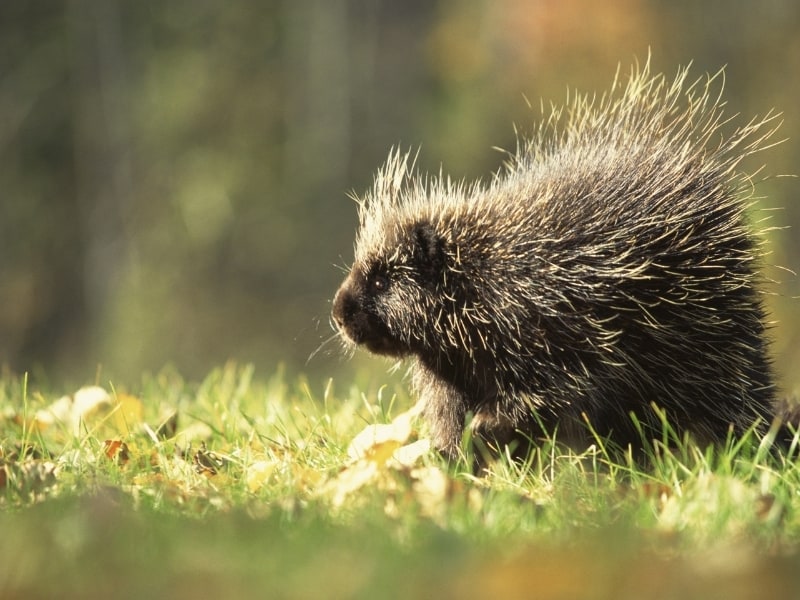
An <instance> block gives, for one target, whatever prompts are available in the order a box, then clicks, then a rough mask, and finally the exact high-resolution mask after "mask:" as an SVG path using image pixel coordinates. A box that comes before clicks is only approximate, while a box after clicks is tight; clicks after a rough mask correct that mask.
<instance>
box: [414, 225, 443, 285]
mask: <svg viewBox="0 0 800 600" xmlns="http://www.w3.org/2000/svg"><path fill="white" fill-rule="evenodd" d="M444 250H445V244H444V240H443V239H442V237H441V236H440V235H439V234H438V233H437V232H436V230H435V229H434V228H433V227H432V226H431V225H430V223H417V224H416V225H415V226H414V261H415V262H416V265H417V268H418V269H419V271H420V273H422V274H423V275H425V277H426V278H429V280H430V281H438V279H439V275H440V274H441V272H442V271H443V270H444V267H445V252H444Z"/></svg>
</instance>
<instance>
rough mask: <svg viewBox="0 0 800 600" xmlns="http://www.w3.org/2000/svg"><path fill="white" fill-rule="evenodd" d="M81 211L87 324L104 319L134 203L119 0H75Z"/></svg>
mask: <svg viewBox="0 0 800 600" xmlns="http://www.w3.org/2000/svg"><path fill="white" fill-rule="evenodd" d="M69 17H70V18H69V19H68V22H69V23H70V24H71V27H72V38H73V42H74V55H73V65H72V66H73V82H74V90H73V94H74V104H73V110H74V120H75V128H74V144H75V171H76V179H77V190H76V195H77V206H78V210H79V212H80V220H81V225H82V229H81V232H80V233H81V237H82V242H83V246H84V264H83V273H82V278H83V285H84V290H85V299H86V300H85V301H86V304H87V309H88V315H89V320H90V322H89V323H88V324H87V325H88V327H89V328H90V329H91V328H96V327H98V326H99V325H100V323H101V322H102V318H103V313H104V307H105V306H107V304H108V300H109V297H110V295H111V294H112V293H113V291H114V286H115V283H116V281H117V278H118V275H119V274H121V273H122V272H123V269H124V264H125V262H126V256H127V252H128V235H127V227H126V225H127V223H128V222H129V217H130V212H131V205H132V203H133V200H134V182H133V176H132V162H133V161H132V154H133V148H132V144H131V135H130V115H131V109H130V103H129V97H130V95H129V92H130V90H129V82H128V64H127V56H126V50H125V44H124V40H123V38H122V31H123V28H122V26H121V19H122V15H121V14H120V4H119V2H118V0H72V1H71V2H70V5H69Z"/></svg>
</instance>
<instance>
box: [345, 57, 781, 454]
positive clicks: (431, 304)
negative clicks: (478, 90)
mask: <svg viewBox="0 0 800 600" xmlns="http://www.w3.org/2000/svg"><path fill="white" fill-rule="evenodd" d="M685 76H686V72H685V71H682V72H681V73H680V74H679V76H678V78H677V79H676V80H675V82H673V83H668V82H666V81H665V80H664V78H663V77H654V78H651V77H650V76H649V74H648V72H647V68H645V69H644V70H643V71H642V72H638V73H634V74H633V75H632V76H631V79H630V82H629V83H628V85H627V87H625V88H624V89H622V90H620V89H619V86H618V85H617V83H616V82H615V87H614V89H612V92H611V93H610V94H608V95H606V96H604V97H603V98H602V99H601V100H600V101H598V102H596V103H595V102H591V101H589V100H587V99H586V98H582V97H577V98H576V99H575V100H573V103H572V105H571V106H570V107H569V110H568V113H567V115H568V116H566V117H565V116H562V113H561V112H560V111H555V112H554V113H553V115H552V116H551V118H550V120H549V121H547V122H546V123H545V125H544V126H543V127H542V128H540V129H539V130H538V131H537V133H536V135H535V136H534V137H533V138H532V139H531V140H529V141H523V142H521V144H520V148H519V149H518V151H517V154H516V156H514V157H513V158H512V159H511V161H510V164H509V165H508V167H507V168H506V169H505V170H504V171H502V172H500V173H498V174H497V175H496V177H495V178H494V179H493V180H492V182H491V183H490V184H487V185H479V184H476V185H473V186H470V187H465V186H463V185H457V184H453V183H452V182H450V181H449V180H444V179H442V178H432V179H430V178H426V179H423V178H419V177H415V176H413V174H412V170H413V169H412V167H410V166H409V157H408V156H407V155H406V156H401V155H400V154H399V153H393V154H392V155H391V156H390V158H389V161H388V163H387V165H386V166H385V167H384V169H383V170H382V171H381V172H380V173H379V174H378V176H377V177H376V181H375V186H374V189H373V190H372V192H371V193H370V194H368V195H367V197H366V198H364V199H362V200H361V201H360V202H361V211H360V216H361V227H360V230H359V236H358V239H357V242H356V259H355V262H354V264H353V267H352V269H351V271H350V274H349V275H348V276H347V278H346V279H345V281H344V283H343V284H342V286H341V287H340V289H339V291H338V292H337V294H336V297H335V299H334V302H333V319H334V321H335V323H336V326H337V327H338V329H339V331H340V332H341V333H342V335H343V337H344V338H345V339H346V340H348V341H349V342H352V343H354V344H358V345H363V346H365V347H366V348H367V349H368V350H370V351H372V352H374V353H377V354H383V355H387V356H392V357H410V358H412V359H413V361H414V365H413V385H414V388H415V389H416V391H417V392H418V393H419V395H420V396H421V398H422V399H423V400H424V402H425V416H426V418H427V420H428V422H429V423H430V426H431V429H432V434H433V440H434V443H435V445H436V446H437V447H438V448H439V449H440V450H441V451H442V452H444V453H445V454H446V455H448V456H451V457H452V456H455V455H457V453H458V450H459V446H460V441H461V438H462V434H463V430H464V426H465V424H466V421H467V419H468V416H469V415H472V417H473V421H472V426H473V429H474V430H475V432H476V433H477V434H478V435H479V436H480V437H482V438H484V439H485V440H488V441H489V442H491V443H495V442H498V443H501V444H502V443H506V442H509V441H510V440H512V439H514V438H519V437H522V438H526V439H531V440H537V439H539V438H541V437H542V436H543V435H545V434H547V433H550V434H552V433H555V434H556V436H557V439H559V440H561V441H565V442H567V443H569V444H571V445H573V446H582V445H585V444H587V443H589V442H590V441H591V435H590V433H589V430H588V428H587V427H586V426H585V422H586V421H587V420H588V422H589V423H590V424H591V426H592V428H593V429H594V430H595V431H596V432H597V433H598V434H599V435H601V436H603V437H605V438H608V439H610V440H611V441H613V442H614V443H616V444H618V445H620V446H623V447H624V446H627V445H632V446H634V447H638V446H640V445H641V444H642V437H641V435H640V432H639V430H638V429H637V427H636V426H635V424H634V420H633V419H632V417H631V415H635V418H636V420H637V421H638V422H639V423H640V424H641V425H642V426H643V428H644V433H645V436H646V437H656V438H660V437H661V434H662V433H661V429H662V425H661V420H660V418H659V416H658V413H657V411H655V410H654V409H653V406H657V407H659V408H660V409H662V410H663V411H665V412H666V415H667V418H668V420H669V423H670V424H671V426H672V427H673V428H674V429H675V430H676V432H677V433H678V434H679V435H680V434H683V433H684V432H690V433H692V434H693V435H694V436H695V437H696V438H697V439H698V440H699V441H701V442H717V441H722V440H724V439H725V438H726V436H727V435H728V434H729V432H730V430H731V429H732V430H733V432H734V433H735V434H741V433H743V432H744V431H745V430H747V429H748V428H750V427H751V426H753V424H754V423H756V422H757V421H758V420H759V419H760V420H761V423H762V431H763V430H764V429H763V428H764V427H766V426H768V425H769V421H770V419H771V415H772V410H773V409H772V407H773V403H774V401H775V388H774V385H773V381H772V375H771V368H770V361H769V358H768V355H767V348H766V343H765V326H764V319H765V316H764V310H763V308H762V303H761V293H760V291H759V285H760V282H759V277H758V275H757V265H758V261H759V259H760V257H761V251H760V245H759V241H758V239H757V237H756V236H755V235H754V232H753V231H752V228H751V227H750V226H749V225H748V223H747V221H746V216H745V209H746V208H747V203H748V198H749V196H750V194H751V187H752V186H751V181H750V177H749V176H748V175H746V174H743V173H741V172H740V171H739V162H740V161H741V159H742V158H743V157H744V156H746V155H748V154H751V153H753V152H755V151H757V150H758V149H759V148H760V147H763V146H764V145H765V140H767V139H768V138H769V136H770V135H771V134H772V133H773V132H774V129H773V128H771V125H767V124H768V123H770V121H771V119H772V117H769V116H768V117H767V118H766V119H763V120H760V121H752V122H750V123H748V124H746V125H744V126H743V127H740V128H738V129H733V130H732V131H730V132H729V133H727V134H723V133H721V127H722V126H723V125H725V123H724V122H723V119H722V117H721V115H722V111H721V108H720V104H719V102H718V100H717V99H716V97H712V96H710V95H709V91H710V87H709V84H710V81H706V82H701V83H699V84H695V85H694V86H689V87H688V88H686V87H685V86H684V83H685ZM727 126H728V127H731V126H730V124H727Z"/></svg>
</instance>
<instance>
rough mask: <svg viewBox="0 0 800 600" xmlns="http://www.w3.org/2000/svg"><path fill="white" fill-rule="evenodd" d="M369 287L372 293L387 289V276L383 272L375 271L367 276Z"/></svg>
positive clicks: (380, 292)
mask: <svg viewBox="0 0 800 600" xmlns="http://www.w3.org/2000/svg"><path fill="white" fill-rule="evenodd" d="M369 288H370V291H371V292H372V293H373V294H376V295H377V294H382V293H383V292H385V291H386V290H388V289H389V277H387V276H386V275H385V274H383V273H375V274H373V275H372V276H371V277H370V278H369Z"/></svg>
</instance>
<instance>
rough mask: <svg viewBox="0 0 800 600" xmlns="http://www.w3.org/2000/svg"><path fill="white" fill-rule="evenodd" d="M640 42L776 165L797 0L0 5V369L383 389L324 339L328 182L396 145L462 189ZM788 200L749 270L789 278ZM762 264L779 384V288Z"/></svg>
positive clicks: (791, 115) (797, 226) (787, 306)
mask: <svg viewBox="0 0 800 600" xmlns="http://www.w3.org/2000/svg"><path fill="white" fill-rule="evenodd" d="M648 50H649V51H650V52H652V65H653V69H654V70H655V71H663V72H665V73H667V75H668V76H670V77H671V76H673V75H674V74H675V72H676V70H677V67H678V66H679V65H685V64H687V63H689V62H690V61H692V62H693V65H694V66H693V70H692V74H693V75H694V76H697V77H700V76H702V75H703V74H705V73H707V72H716V71H717V70H718V69H719V68H720V67H722V66H726V84H725V86H726V99H727V101H728V106H729V109H728V110H729V112H730V113H731V114H733V113H742V115H743V117H744V118H745V119H749V118H750V117H752V116H754V115H756V114H760V115H763V114H764V113H766V112H767V111H769V110H770V109H773V108H774V109H776V110H777V111H780V112H783V120H784V125H783V127H782V129H781V133H780V137H786V138H788V140H787V141H786V142H784V143H783V144H781V145H779V146H777V147H776V148H774V149H771V150H769V151H767V152H765V153H762V154H759V155H758V156H756V157H754V159H753V161H752V162H751V163H748V167H749V168H751V169H757V168H758V167H759V166H760V165H761V164H764V163H766V165H767V169H766V171H765V172H766V173H769V174H771V175H783V174H795V175H796V174H800V160H798V159H800V108H798V106H800V103H798V98H800V76H799V75H800V3H799V2H797V0H766V1H765V2H760V3H753V2H745V1H730V0H711V1H706V2H696V1H695V0H621V1H618V2H603V3H598V2H592V1H591V0H572V1H569V2H562V1H558V0H471V1H455V0H402V1H400V0H394V1H390V0H383V1H380V0H371V1H368V0H349V1H347V0H283V1H279V0H267V1H264V2H257V3H256V2H246V1H244V0H227V1H226V2H215V1H211V0H173V1H167V2H148V1H144V2H143V1H139V0H63V1H57V0H49V1H37V0H28V1H25V2H12V1H4V2H0V194H1V195H0V364H2V365H4V366H5V367H6V368H7V369H11V370H13V371H15V372H21V371H33V372H34V373H36V372H42V373H46V374H47V377H48V378H50V379H52V380H57V381H62V380H69V381H76V382H82V381H85V380H92V379H94V377H95V373H96V371H97V369H98V367H101V368H102V370H103V378H104V379H107V378H121V379H122V380H123V381H125V380H130V379H131V378H134V380H137V379H138V377H139V376H140V374H141V372H142V371H155V370H159V369H160V368H162V367H163V366H165V365H167V364H170V365H174V366H175V367H176V368H177V369H178V370H180V371H181V372H182V373H184V374H186V375H187V376H189V377H201V376H203V375H204V374H205V373H206V372H207V371H208V370H209V369H211V368H213V367H214V366H218V365H220V364H221V363H222V362H224V361H226V360H228V359H235V360H238V361H244V362H254V363H255V364H256V365H257V366H258V367H259V369H260V370H262V371H269V370H272V369H273V368H275V366H276V365H277V364H279V363H284V364H285V365H286V367H287V369H290V370H292V371H295V372H296V371H303V372H306V373H308V374H309V376H310V377H314V378H319V380H322V379H323V378H325V377H331V376H333V377H336V378H337V379H342V378H345V379H346V378H347V377H349V376H354V375H355V374H356V372H357V371H359V370H361V371H364V372H369V373H373V375H374V376H375V377H377V378H381V377H384V376H385V375H386V371H387V366H388V365H387V363H385V362H384V361H381V360H378V359H371V358H369V357H366V356H364V355H362V354H361V353H357V354H356V356H355V357H354V358H353V359H347V358H346V357H343V356H342V353H341V349H340V346H339V344H338V343H337V342H336V341H332V342H328V343H326V340H329V338H330V337H331V336H332V330H331V327H330V324H329V318H328V314H329V310H330V299H331V296H332V295H333V293H334V291H335V290H336V287H337V285H338V283H339V281H340V279H341V278H342V276H343V275H342V270H341V267H343V266H345V265H347V264H349V262H350V261H351V259H352V244H353V239H354V231H355V227H356V222H357V221H356V205H355V203H354V202H353V201H352V200H350V199H349V198H348V197H347V193H348V192H350V191H355V192H362V191H363V190H365V189H366V188H367V187H368V186H369V185H370V183H371V179H372V175H373V173H374V171H375V170H376V168H377V167H378V166H379V165H380V164H381V163H382V161H383V160H384V158H385V156H386V154H387V152H388V150H389V149H390V147H391V146H393V145H396V144H401V145H403V146H404V147H412V148H416V147H421V154H420V159H419V164H420V165H421V167H422V169H424V170H430V171H438V170H439V168H440V167H441V168H442V169H443V170H444V171H445V172H447V173H450V174H451V175H452V176H454V177H455V178H466V179H475V178H487V177H489V176H490V174H491V173H492V171H493V170H495V169H497V168H498V166H499V165H500V163H501V161H502V155H501V153H500V152H498V151H496V150H493V149H492V147H493V146H499V147H502V148H507V149H511V148H513V147H514V145H515V133H514V126H515V125H516V126H517V127H518V128H519V129H520V130H521V131H522V132H525V131H526V130H529V129H530V127H531V124H532V123H533V122H534V121H535V120H536V119H538V117H539V114H540V113H539V110H538V106H539V103H540V100H541V99H543V100H544V101H545V103H549V102H551V101H553V102H555V103H561V102H563V101H564V99H565V98H566V95H567V90H568V89H572V90H575V89H577V90H579V91H590V92H591V91H599V92H602V91H604V90H606V89H607V88H608V87H609V85H610V83H611V81H612V79H613V77H614V74H615V72H616V70H617V67H618V65H621V66H622V70H623V72H624V73H627V72H628V71H629V69H630V65H631V64H632V63H633V62H634V61H635V60H637V59H638V60H639V61H644V60H646V57H647V54H648ZM527 101H530V103H531V104H532V105H533V106H534V107H536V108H535V110H532V109H530V108H529V107H528V103H527ZM798 189H800V180H798V179H795V178H789V177H783V178H773V179H771V180H769V181H767V182H766V183H765V184H763V185H762V186H761V187H760V189H759V191H760V195H762V196H765V197H766V199H765V200H764V201H763V202H762V205H763V206H765V207H779V208H780V209H781V210H778V211H775V212H772V213H769V214H770V215H771V221H770V223H771V224H772V225H775V226H786V227H789V229H780V230H777V231H774V232H772V233H771V234H770V236H769V248H770V250H771V255H770V257H769V260H770V263H772V264H774V265H780V266H782V267H786V268H788V269H793V270H794V271H800V198H799V197H798ZM768 275H769V276H770V277H772V278H773V279H775V280H777V283H775V284H773V285H771V286H770V289H769V291H770V292H771V294H770V295H769V297H768V300H767V303H768V306H769V309H770V312H771V315H772V317H773V318H774V320H775V321H776V322H777V324H776V325H775V327H774V328H773V330H772V335H773V338H774V344H773V349H774V354H775V362H776V368H777V370H778V372H779V375H780V381H781V383H782V385H783V387H784V389H785V390H786V391H787V392H792V391H795V392H796V391H798V390H800V368H798V367H800V300H798V299H794V300H793V299H792V297H793V296H800V283H798V277H797V276H795V275H793V274H791V273H790V272H787V271H785V270H781V269H776V268H770V269H769V270H768ZM318 349H319V352H316V351H317V350H318ZM312 354H313V357H312V358H311V359H310V360H309V357H310V356H311V355H312Z"/></svg>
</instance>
